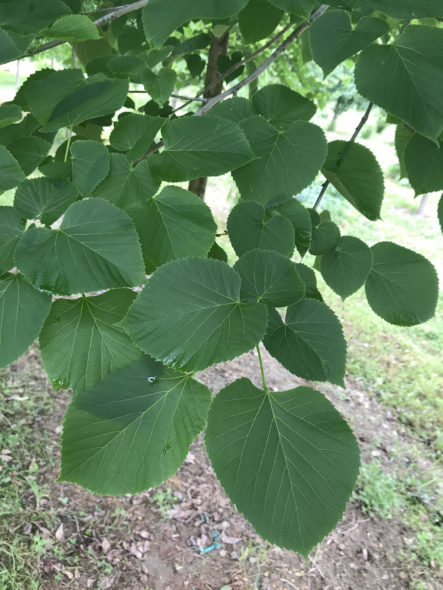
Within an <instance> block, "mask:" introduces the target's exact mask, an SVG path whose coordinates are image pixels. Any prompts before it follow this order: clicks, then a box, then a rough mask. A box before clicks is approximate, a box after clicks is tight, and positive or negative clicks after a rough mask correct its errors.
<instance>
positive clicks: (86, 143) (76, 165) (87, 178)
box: [71, 140, 110, 195]
mask: <svg viewBox="0 0 443 590" xmlns="http://www.w3.org/2000/svg"><path fill="white" fill-rule="evenodd" d="M71 157H72V182H73V183H74V184H75V186H76V187H77V188H78V191H79V193H80V194H81V195H89V194H91V193H92V192H93V190H94V189H95V188H96V187H97V186H98V185H99V184H100V182H101V181H102V180H104V179H105V178H106V176H107V174H108V172H109V166H110V160H109V152H108V149H107V147H106V146H104V145H103V144H102V143H98V142H97V141H90V140H79V141H76V142H74V143H73V144H72V146H71Z"/></svg>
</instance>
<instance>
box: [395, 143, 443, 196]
mask: <svg viewBox="0 0 443 590" xmlns="http://www.w3.org/2000/svg"><path fill="white" fill-rule="evenodd" d="M404 165H405V169H406V173H407V176H408V178H409V181H410V183H411V186H412V188H413V189H414V190H415V194H416V195H421V194H423V193H432V192H434V191H438V190H442V189H443V143H442V142H441V141H439V142H438V145H436V144H435V143H434V142H433V141H430V140H429V139H426V137H423V136H422V135H418V133H416V134H415V135H414V136H413V137H412V138H411V140H410V141H409V143H408V144H407V146H406V149H405V153H404Z"/></svg>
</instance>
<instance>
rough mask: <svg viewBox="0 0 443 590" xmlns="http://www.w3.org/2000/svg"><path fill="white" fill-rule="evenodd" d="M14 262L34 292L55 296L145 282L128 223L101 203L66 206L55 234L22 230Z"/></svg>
mask: <svg viewBox="0 0 443 590" xmlns="http://www.w3.org/2000/svg"><path fill="white" fill-rule="evenodd" d="M16 262H17V266H18V268H19V269H20V271H21V272H22V273H23V274H24V275H25V277H27V278H28V279H29V280H30V281H31V282H33V283H34V284H35V286H36V287H37V288H41V289H46V290H48V291H52V292H54V293H58V294H60V295H72V294H74V293H86V292H88V291H98V290H99V289H112V288H116V287H127V286H136V285H141V284H142V283H144V282H145V272H144V265H143V260H142V255H141V250H140V244H139V241H138V236H137V233H136V231H135V229H134V226H133V225H132V222H131V220H130V219H129V217H128V216H127V215H126V213H124V211H121V210H120V209H118V208H117V207H114V206H113V205H111V204H110V203H108V202H106V201H103V200H102V199H86V200H84V201H80V202H77V203H74V204H73V205H71V206H70V207H69V209H68V210H67V211H66V213H65V215H64V218H63V221H62V223H61V225H60V228H58V229H56V230H50V229H46V228H41V227H39V228H33V229H28V231H26V232H25V233H24V234H23V237H22V238H21V240H20V242H19V243H18V245H17V250H16Z"/></svg>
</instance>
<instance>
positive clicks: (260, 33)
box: [238, 0, 283, 43]
mask: <svg viewBox="0 0 443 590" xmlns="http://www.w3.org/2000/svg"><path fill="white" fill-rule="evenodd" d="M282 16H283V12H282V11H281V10H279V9H278V8H276V7H275V6H273V5H272V4H271V3H270V2H268V0H249V1H248V4H247V5H246V7H245V8H244V9H243V10H242V11H241V12H240V14H239V15H238V24H239V26H240V31H241V34H242V35H243V39H244V40H245V42H246V43H256V42H257V41H260V40H261V39H264V38H265V37H268V35H270V34H271V33H272V31H273V30H274V29H275V28H276V27H277V26H278V23H279V22H280V20H281V18H282Z"/></svg>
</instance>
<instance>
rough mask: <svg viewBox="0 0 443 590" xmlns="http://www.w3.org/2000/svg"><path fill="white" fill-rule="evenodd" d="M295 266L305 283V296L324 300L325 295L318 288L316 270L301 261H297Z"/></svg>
mask: <svg viewBox="0 0 443 590" xmlns="http://www.w3.org/2000/svg"><path fill="white" fill-rule="evenodd" d="M295 267H296V269H297V272H298V274H299V275H300V278H301V279H302V281H303V282H304V284H305V290H306V293H305V297H306V298H309V299H317V300H318V301H323V297H322V296H321V293H320V291H319V290H318V289H317V277H316V276H315V272H314V271H313V270H312V268H309V266H306V264H302V263H301V262H296V263H295Z"/></svg>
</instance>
